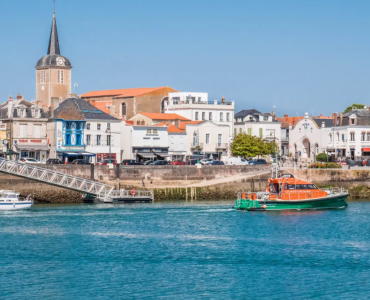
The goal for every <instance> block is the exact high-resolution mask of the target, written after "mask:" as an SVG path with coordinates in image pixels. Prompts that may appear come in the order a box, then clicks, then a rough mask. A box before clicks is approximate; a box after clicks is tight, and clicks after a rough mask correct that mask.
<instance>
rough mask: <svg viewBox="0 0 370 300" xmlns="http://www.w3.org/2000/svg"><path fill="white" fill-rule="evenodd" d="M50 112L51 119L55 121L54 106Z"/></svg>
mask: <svg viewBox="0 0 370 300" xmlns="http://www.w3.org/2000/svg"><path fill="white" fill-rule="evenodd" d="M49 111H50V118H51V119H53V118H54V106H53V104H51V105H50V107H49Z"/></svg>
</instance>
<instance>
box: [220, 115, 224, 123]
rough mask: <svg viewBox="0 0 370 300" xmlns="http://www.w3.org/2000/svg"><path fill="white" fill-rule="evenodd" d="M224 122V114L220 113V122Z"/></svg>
mask: <svg viewBox="0 0 370 300" xmlns="http://www.w3.org/2000/svg"><path fill="white" fill-rule="evenodd" d="M223 120H224V113H220V121H221V122H222V121H223Z"/></svg>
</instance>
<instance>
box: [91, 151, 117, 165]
mask: <svg viewBox="0 0 370 300" xmlns="http://www.w3.org/2000/svg"><path fill="white" fill-rule="evenodd" d="M104 159H109V153H97V154H96V162H101V161H102V160H104ZM110 159H111V160H112V161H116V162H117V163H120V162H119V161H117V155H116V153H111V154H110Z"/></svg>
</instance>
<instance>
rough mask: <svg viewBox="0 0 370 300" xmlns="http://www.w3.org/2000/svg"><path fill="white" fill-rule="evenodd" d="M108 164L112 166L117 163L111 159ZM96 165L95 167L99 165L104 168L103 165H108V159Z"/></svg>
mask: <svg viewBox="0 0 370 300" xmlns="http://www.w3.org/2000/svg"><path fill="white" fill-rule="evenodd" d="M110 162H111V164H113V165H116V164H117V161H116V160H115V159H111V160H110ZM96 164H97V165H100V166H105V165H107V164H109V158H108V159H103V160H101V161H100V162H97V163H96Z"/></svg>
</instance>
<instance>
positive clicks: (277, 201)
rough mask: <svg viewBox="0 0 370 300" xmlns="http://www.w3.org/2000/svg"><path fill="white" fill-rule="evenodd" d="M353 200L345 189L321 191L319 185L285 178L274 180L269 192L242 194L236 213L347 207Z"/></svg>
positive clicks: (288, 175)
mask: <svg viewBox="0 0 370 300" xmlns="http://www.w3.org/2000/svg"><path fill="white" fill-rule="evenodd" d="M348 196H349V193H348V191H347V190H345V189H343V188H340V189H339V188H337V189H330V190H321V189H319V188H318V187H317V186H316V185H314V184H312V183H310V182H307V181H304V180H300V179H296V178H294V176H293V175H291V174H284V175H282V176H280V177H277V178H271V179H269V181H268V186H267V189H266V190H265V191H262V192H257V193H239V194H238V199H237V200H236V207H235V208H236V209H239V210H286V209H288V210H302V209H333V208H345V207H347V205H348V204H347V203H346V201H345V200H346V198H347V197H348Z"/></svg>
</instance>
